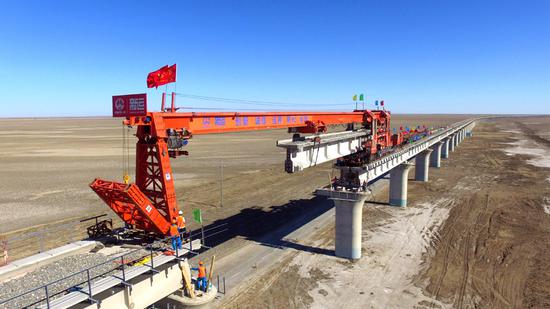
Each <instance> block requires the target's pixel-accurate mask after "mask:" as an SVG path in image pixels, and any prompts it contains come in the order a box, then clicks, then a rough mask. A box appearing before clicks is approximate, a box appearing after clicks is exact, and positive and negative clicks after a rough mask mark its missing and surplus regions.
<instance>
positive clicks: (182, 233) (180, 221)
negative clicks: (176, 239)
mask: <svg viewBox="0 0 550 309" xmlns="http://www.w3.org/2000/svg"><path fill="white" fill-rule="evenodd" d="M176 223H177V224H178V232H179V233H180V236H181V238H184V237H185V234H186V233H187V228H186V227H185V218H184V217H183V211H181V210H180V212H179V216H178V217H177V218H176Z"/></svg>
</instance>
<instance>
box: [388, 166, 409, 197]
mask: <svg viewBox="0 0 550 309" xmlns="http://www.w3.org/2000/svg"><path fill="white" fill-rule="evenodd" d="M411 167H412V164H411V163H409V162H403V163H401V164H400V165H399V166H397V167H395V168H393V169H392V170H391V171H390V205H391V206H400V207H405V206H407V180H408V177H409V170H410V169H411Z"/></svg>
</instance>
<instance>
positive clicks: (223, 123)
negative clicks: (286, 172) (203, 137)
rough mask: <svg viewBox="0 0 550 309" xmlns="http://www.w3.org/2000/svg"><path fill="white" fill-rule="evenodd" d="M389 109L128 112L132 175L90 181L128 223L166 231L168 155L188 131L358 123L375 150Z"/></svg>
mask: <svg viewBox="0 0 550 309" xmlns="http://www.w3.org/2000/svg"><path fill="white" fill-rule="evenodd" d="M389 119H390V113H389V112H388V111H369V110H355V111H353V112H254V113H239V112H209V113H202V112H201V113H189V112H182V113H179V112H173V111H172V112H148V113H147V114H146V115H145V116H134V117H127V118H126V119H125V120H124V124H125V125H128V126H137V133H136V136H137V138H138V142H137V144H136V174H135V175H136V181H135V183H130V184H126V183H120V182H115V181H108V180H103V179H99V178H96V179H95V180H94V181H93V182H92V183H91V184H90V187H91V188H92V190H94V191H95V192H96V193H97V195H99V197H100V198H101V199H102V200H103V201H104V202H105V203H106V204H107V205H108V206H109V207H110V208H111V209H112V210H113V211H114V212H115V213H116V214H117V215H118V216H119V217H120V218H121V219H122V220H123V221H124V222H126V224H128V225H130V226H131V227H133V228H135V229H139V230H144V231H147V232H153V233H156V234H159V235H168V234H169V230H170V224H171V220H172V218H175V217H176V216H177V214H178V211H179V207H178V203H177V200H176V193H175V189H174V178H173V174H172V168H171V167H170V159H169V158H170V157H171V158H175V157H178V156H180V155H186V154H187V152H186V151H183V150H182V147H183V146H185V145H186V144H187V142H188V140H189V139H190V138H191V137H192V136H193V135H198V134H212V133H224V132H238V131H253V130H270V129H280V128H288V130H289V132H290V133H322V132H326V131H327V126H329V125H337V124H353V123H360V124H361V127H362V128H368V129H370V130H371V132H372V134H371V135H372V139H371V140H370V141H369V143H368V144H366V145H364V147H365V149H366V152H368V153H369V154H370V153H377V151H379V149H380V148H381V147H387V146H390V145H391V136H390V133H389V132H390V130H389Z"/></svg>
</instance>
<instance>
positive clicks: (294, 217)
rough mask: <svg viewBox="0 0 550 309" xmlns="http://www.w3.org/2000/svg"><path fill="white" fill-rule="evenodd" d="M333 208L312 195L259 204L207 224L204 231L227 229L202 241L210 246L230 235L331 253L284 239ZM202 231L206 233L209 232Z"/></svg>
mask: <svg viewBox="0 0 550 309" xmlns="http://www.w3.org/2000/svg"><path fill="white" fill-rule="evenodd" d="M332 207H333V204H332V201H330V200H327V199H326V198H324V197H314V198H312V199H300V200H292V201H290V202H289V203H287V204H284V205H281V206H272V207H270V208H268V209H263V208H260V207H252V208H247V209H243V210H241V211H240V212H239V213H238V214H235V215H233V216H230V217H227V218H225V219H220V220H216V221H214V222H212V223H211V224H209V225H206V226H205V227H204V229H205V231H209V230H211V231H215V228H216V227H220V226H223V227H224V228H225V229H226V230H225V231H223V232H220V233H218V234H215V235H212V236H208V237H207V238H206V240H205V243H206V245H208V246H209V247H214V246H218V245H220V244H222V243H224V242H226V241H228V240H230V239H232V238H235V237H244V238H246V239H248V240H252V241H255V242H258V243H261V244H263V245H265V246H270V247H275V248H293V249H296V250H301V251H307V252H313V253H318V254H326V255H334V250H328V249H323V248H316V247H311V246H307V245H302V244H299V243H296V242H293V241H292V240H289V239H284V237H285V236H286V235H288V234H290V233H292V232H293V231H295V230H297V229H299V228H300V227H302V226H303V225H305V224H307V223H309V222H310V221H312V220H313V219H315V218H317V217H319V216H320V215H322V214H323V213H325V212H327V211H328V210H329V209H331V208H332ZM194 233H197V231H195V232H194ZM205 234H206V235H208V232H206V233H205Z"/></svg>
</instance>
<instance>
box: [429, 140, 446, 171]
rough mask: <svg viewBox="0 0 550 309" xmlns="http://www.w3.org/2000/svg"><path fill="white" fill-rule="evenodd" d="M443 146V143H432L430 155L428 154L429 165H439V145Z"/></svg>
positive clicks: (438, 166)
mask: <svg viewBox="0 0 550 309" xmlns="http://www.w3.org/2000/svg"><path fill="white" fill-rule="evenodd" d="M442 146H443V143H441V142H439V143H437V144H433V146H432V150H433V152H432V155H431V156H430V166H431V167H437V168H440V167H441V147H442Z"/></svg>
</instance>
